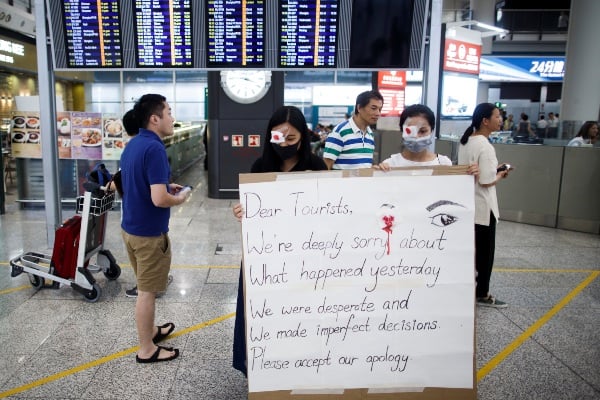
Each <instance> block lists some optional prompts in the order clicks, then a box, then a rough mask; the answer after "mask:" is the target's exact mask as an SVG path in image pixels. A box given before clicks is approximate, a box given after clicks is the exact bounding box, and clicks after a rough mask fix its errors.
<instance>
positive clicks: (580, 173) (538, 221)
mask: <svg viewBox="0 0 600 400" xmlns="http://www.w3.org/2000/svg"><path fill="white" fill-rule="evenodd" d="M376 142H378V143H379V147H378V157H377V158H376V159H375V162H377V161H378V160H379V161H383V160H384V159H386V158H388V157H389V156H390V154H393V153H397V152H399V151H400V149H401V146H402V144H401V138H400V134H399V132H398V131H379V132H377V133H376ZM563 142H564V141H563ZM545 143H546V142H545ZM459 145H460V143H459V141H458V138H452V139H447V138H442V139H437V140H436V143H435V151H436V153H439V154H443V155H446V156H448V157H450V159H451V160H452V162H453V163H454V164H456V162H457V160H458V147H459ZM492 146H494V148H495V149H496V155H497V157H498V162H499V163H504V162H505V163H508V164H511V165H512V166H514V168H515V169H514V171H512V172H511V173H510V176H509V177H508V178H507V179H505V180H503V181H502V182H500V183H499V184H498V186H497V190H496V191H497V194H498V205H499V207H500V219H501V220H505V221H514V222H521V223H526V224H532V225H541V226H547V227H551V228H560V229H568V230H573V231H579V232H587V233H595V234H600V207H599V206H598V205H599V204H600V189H599V188H600V147H566V146H564V145H563V143H557V145H551V144H544V145H541V144H524V143H512V144H505V143H493V144H492Z"/></svg>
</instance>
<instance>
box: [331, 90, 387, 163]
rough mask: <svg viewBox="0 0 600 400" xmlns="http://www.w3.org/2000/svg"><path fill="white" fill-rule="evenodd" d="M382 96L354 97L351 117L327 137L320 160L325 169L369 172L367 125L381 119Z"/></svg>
mask: <svg viewBox="0 0 600 400" xmlns="http://www.w3.org/2000/svg"><path fill="white" fill-rule="evenodd" d="M382 107H383V96H382V95H381V93H379V92H378V91H377V90H369V91H366V92H363V93H361V94H359V95H358V97H357V98H356V108H355V110H354V115H353V116H352V117H351V118H349V119H347V120H346V121H344V122H342V123H340V124H339V125H338V126H336V127H335V128H334V129H333V131H331V133H330V134H329V136H327V140H326V141H325V149H324V150H323V160H324V161H325V164H327V168H329V169H357V168H371V165H372V164H373V151H374V150H375V139H374V137H373V131H371V128H370V127H369V126H370V125H375V124H376V123H377V120H378V119H379V116H380V115H381V108H382Z"/></svg>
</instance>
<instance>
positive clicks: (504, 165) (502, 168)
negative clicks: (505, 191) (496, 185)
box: [496, 164, 512, 172]
mask: <svg viewBox="0 0 600 400" xmlns="http://www.w3.org/2000/svg"><path fill="white" fill-rule="evenodd" d="M509 169H512V167H511V166H510V164H502V165H501V166H499V167H498V169H496V172H502V171H507V170H509Z"/></svg>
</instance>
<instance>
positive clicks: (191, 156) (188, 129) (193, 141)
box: [16, 123, 206, 208]
mask: <svg viewBox="0 0 600 400" xmlns="http://www.w3.org/2000/svg"><path fill="white" fill-rule="evenodd" d="M205 132H206V123H198V124H192V125H189V126H185V127H179V128H175V131H174V134H173V135H172V136H169V137H166V138H164V139H163V141H164V143H165V147H166V151H167V157H168V159H169V163H170V165H171V176H172V179H173V180H176V179H177V178H178V177H179V176H180V175H181V174H182V173H183V172H184V171H185V170H186V169H187V168H189V167H190V166H191V165H193V164H194V163H196V162H198V161H201V160H202V159H203V158H204V156H205V155H206V151H205V149H204V144H203V143H202V136H203V135H204V134H205ZM16 161H17V188H18V199H17V201H18V202H20V203H21V206H22V208H27V207H35V206H42V205H43V204H44V201H45V200H44V172H43V169H42V160H41V159H39V158H17V160H16ZM99 162H104V164H106V167H107V168H108V170H109V171H110V172H112V173H115V172H116V171H117V170H118V169H119V161H118V160H67V159H60V160H59V172H58V176H59V178H58V179H59V189H60V195H61V199H62V202H63V203H74V202H75V198H76V197H77V196H79V195H81V194H82V193H83V187H82V184H83V182H85V179H86V178H85V176H86V173H87V172H89V171H91V170H92V169H93V168H94V166H95V165H96V164H97V163H99Z"/></svg>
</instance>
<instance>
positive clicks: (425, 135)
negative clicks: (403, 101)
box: [374, 104, 477, 175]
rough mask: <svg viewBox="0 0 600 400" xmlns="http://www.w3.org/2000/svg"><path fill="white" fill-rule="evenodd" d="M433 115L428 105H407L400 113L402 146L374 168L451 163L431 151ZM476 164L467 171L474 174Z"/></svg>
mask: <svg viewBox="0 0 600 400" xmlns="http://www.w3.org/2000/svg"><path fill="white" fill-rule="evenodd" d="M434 128H435V116H434V115H433V111H431V109H430V108H429V107H427V106H426V105H423V104H413V105H411V106H408V107H406V108H405V109H404V111H403V112H402V115H400V129H401V131H402V142H403V145H404V148H403V149H402V152H401V153H397V154H392V155H391V156H390V158H388V159H386V160H385V161H383V162H382V163H380V164H379V165H376V166H374V168H375V169H381V170H383V171H388V170H389V169H390V168H392V167H410V166H426V165H452V161H451V160H450V159H449V158H448V157H446V156H444V155H441V154H436V153H432V152H431V151H430V150H429V146H430V145H431V143H432V140H433V139H432V136H433V129H434ZM476 172H477V165H474V166H471V168H470V170H469V173H470V174H475V175H476Z"/></svg>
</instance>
